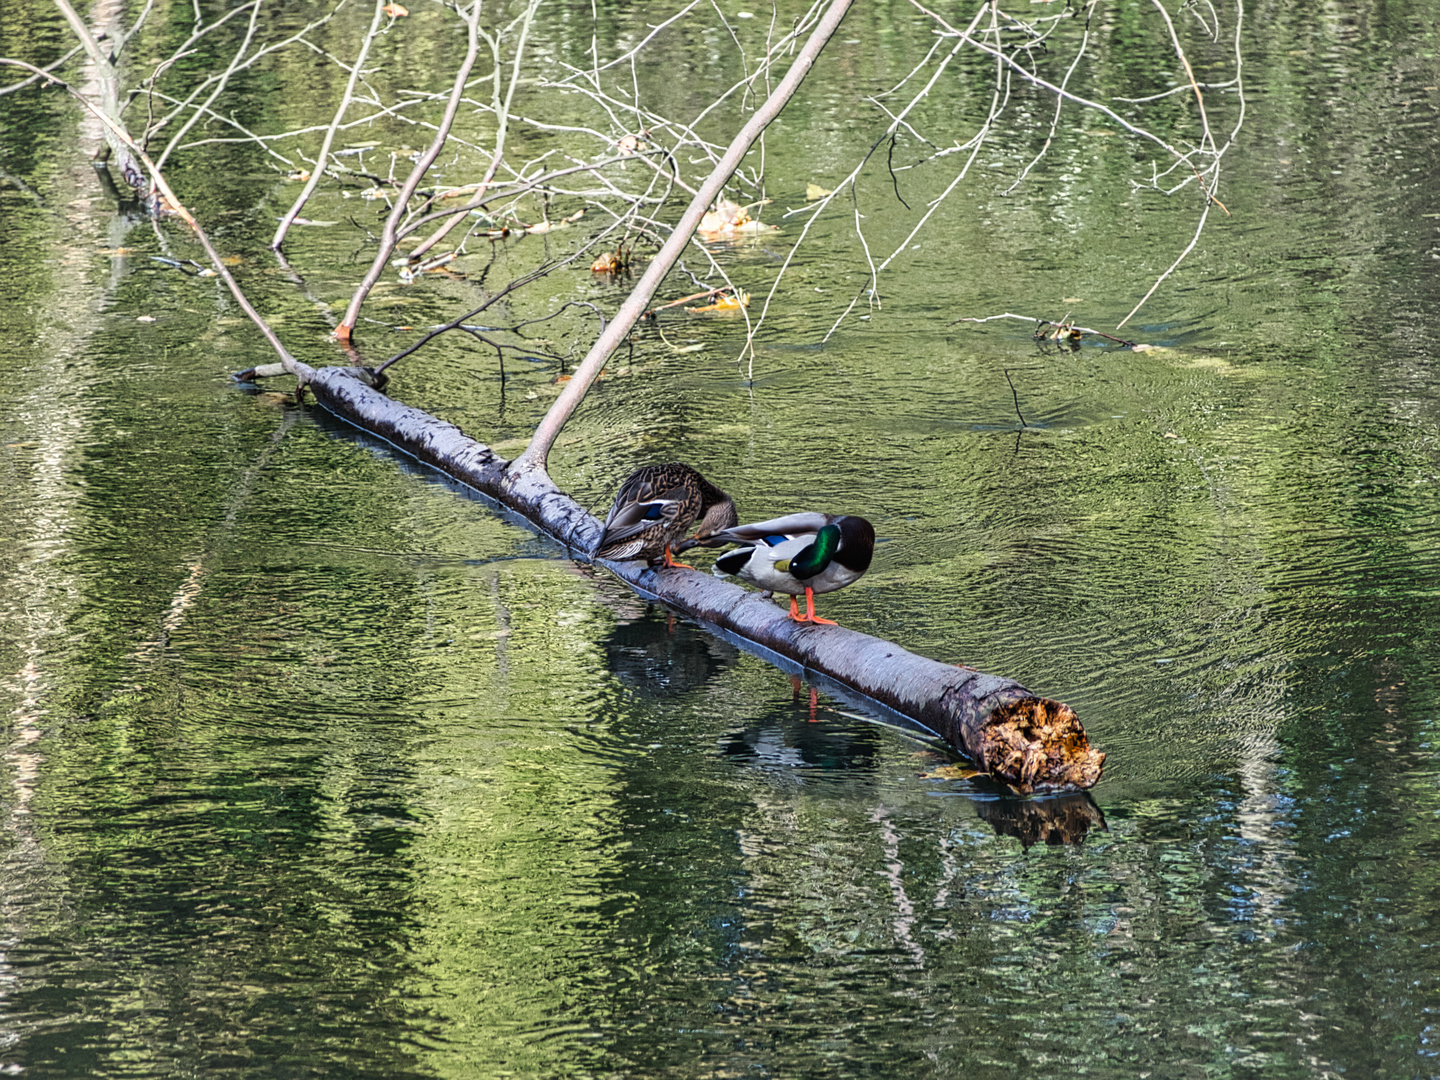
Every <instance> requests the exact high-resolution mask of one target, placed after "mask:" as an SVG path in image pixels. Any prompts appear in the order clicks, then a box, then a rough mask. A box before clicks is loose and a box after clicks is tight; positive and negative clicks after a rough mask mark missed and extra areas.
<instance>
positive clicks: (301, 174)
mask: <svg viewBox="0 0 1440 1080" xmlns="http://www.w3.org/2000/svg"><path fill="white" fill-rule="evenodd" d="M285 179H286V180H300V181H305V180H309V179H310V170H309V169H296V170H295V171H294V172H292V173H286V174H285Z"/></svg>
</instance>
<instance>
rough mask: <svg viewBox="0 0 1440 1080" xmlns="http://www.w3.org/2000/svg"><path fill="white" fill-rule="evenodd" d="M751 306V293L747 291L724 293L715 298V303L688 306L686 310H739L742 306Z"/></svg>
mask: <svg viewBox="0 0 1440 1080" xmlns="http://www.w3.org/2000/svg"><path fill="white" fill-rule="evenodd" d="M749 306H750V294H749V293H748V292H745V291H743V290H742V291H740V292H738V293H733V294H732V293H723V294H721V295H720V296H717V297H716V298H715V302H714V303H713V304H706V305H705V306H704V307H687V308H686V309H685V310H686V311H693V312H701V311H739V310H740V309H741V308H747V307H749Z"/></svg>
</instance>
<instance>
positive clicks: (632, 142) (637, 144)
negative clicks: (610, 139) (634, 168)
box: [615, 135, 650, 156]
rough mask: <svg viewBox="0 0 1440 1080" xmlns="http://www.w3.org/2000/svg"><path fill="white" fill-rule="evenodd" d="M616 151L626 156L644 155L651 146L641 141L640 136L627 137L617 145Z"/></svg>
mask: <svg viewBox="0 0 1440 1080" xmlns="http://www.w3.org/2000/svg"><path fill="white" fill-rule="evenodd" d="M615 149H616V150H618V151H620V153H622V154H625V155H627V156H628V155H630V154H643V153H644V152H645V151H646V150H649V149H650V144H649V143H647V142H644V141H643V140H641V138H640V136H639V135H626V136H625V137H624V138H623V139H621V140H620V141H619V142H617V143H616V144H615Z"/></svg>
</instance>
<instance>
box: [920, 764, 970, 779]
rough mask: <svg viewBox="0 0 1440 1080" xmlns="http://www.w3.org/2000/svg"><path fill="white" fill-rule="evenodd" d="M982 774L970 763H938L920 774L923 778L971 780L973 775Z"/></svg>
mask: <svg viewBox="0 0 1440 1080" xmlns="http://www.w3.org/2000/svg"><path fill="white" fill-rule="evenodd" d="M979 775H981V773H980V770H979V769H973V768H971V767H970V766H968V765H937V766H935V768H933V769H931V770H930V771H929V772H923V773H921V774H920V779H921V780H969V779H970V778H971V777H972V776H979Z"/></svg>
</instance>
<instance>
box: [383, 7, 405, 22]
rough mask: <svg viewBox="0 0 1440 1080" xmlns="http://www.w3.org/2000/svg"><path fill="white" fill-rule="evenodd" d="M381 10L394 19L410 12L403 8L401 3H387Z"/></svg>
mask: <svg viewBox="0 0 1440 1080" xmlns="http://www.w3.org/2000/svg"><path fill="white" fill-rule="evenodd" d="M380 10H381V11H383V12H384V13H385V14H386V15H388V16H390V18H392V19H403V18H404V17H405V16H406V15H409V14H410V12H409V10H408V9H407V8H403V7H401V6H400V5H399V4H386V5H385V6H384V7H383V8H381V9H380Z"/></svg>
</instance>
